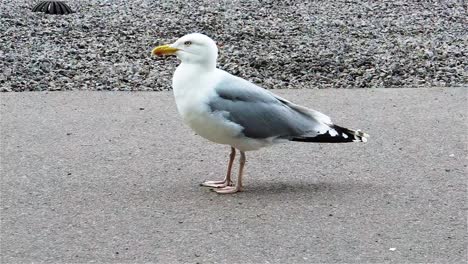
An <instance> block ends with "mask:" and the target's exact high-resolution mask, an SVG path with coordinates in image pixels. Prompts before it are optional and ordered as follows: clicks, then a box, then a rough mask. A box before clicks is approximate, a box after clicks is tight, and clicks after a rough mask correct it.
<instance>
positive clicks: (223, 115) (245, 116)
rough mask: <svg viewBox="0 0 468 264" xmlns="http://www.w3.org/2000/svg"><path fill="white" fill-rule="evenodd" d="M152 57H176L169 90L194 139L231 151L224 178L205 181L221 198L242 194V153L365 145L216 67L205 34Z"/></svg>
mask: <svg viewBox="0 0 468 264" xmlns="http://www.w3.org/2000/svg"><path fill="white" fill-rule="evenodd" d="M152 54H154V55H158V56H162V55H176V56H177V57H178V58H179V59H180V61H181V63H180V65H179V66H178V67H177V69H176V70H175V73H174V76H173V79H172V89H173V93H174V97H175V102H176V104H177V110H178V111H179V113H180V115H181V116H182V119H183V122H184V123H185V124H187V125H188V126H189V127H191V128H192V129H193V130H194V131H195V132H196V133H197V134H198V135H200V136H202V137H204V138H206V139H208V140H210V141H213V142H216V143H219V144H225V145H229V146H231V154H230V158H229V163H228V169H227V174H226V176H225V177H224V179H223V180H220V181H205V182H203V183H202V186H207V187H212V188H214V191H216V192H217V193H220V194H227V193H235V192H238V191H241V190H242V175H243V171H244V165H245V160H246V157H245V152H246V151H251V150H258V149H260V148H263V147H267V146H271V145H273V144H276V143H280V142H287V141H301V142H321V143H345V142H366V141H367V137H368V135H367V134H366V133H363V132H361V131H359V130H352V129H348V128H344V127H341V126H337V125H335V124H333V123H332V121H331V119H330V118H329V117H328V116H326V115H324V114H322V113H320V112H318V111H315V110H312V109H309V108H306V107H303V106H300V105H297V104H294V103H292V102H290V101H288V100H286V99H284V98H281V97H279V96H277V95H275V94H273V93H272V92H270V91H268V90H265V89H263V88H261V87H259V86H257V85H255V84H253V83H251V82H249V81H247V80H244V79H242V78H239V77H236V76H234V75H231V74H229V73H227V72H226V71H223V70H221V69H218V68H216V63H217V58H218V48H217V45H216V43H215V42H214V41H213V40H212V39H211V38H209V37H208V36H206V35H203V34H200V33H192V34H188V35H185V36H183V37H181V38H179V39H178V40H177V41H176V42H174V43H172V44H169V45H163V46H158V47H156V48H154V49H153V50H152ZM236 150H239V151H240V159H239V163H240V165H239V173H238V178H237V183H236V184H235V185H234V184H233V182H232V181H231V169H232V164H233V161H234V158H235V156H236Z"/></svg>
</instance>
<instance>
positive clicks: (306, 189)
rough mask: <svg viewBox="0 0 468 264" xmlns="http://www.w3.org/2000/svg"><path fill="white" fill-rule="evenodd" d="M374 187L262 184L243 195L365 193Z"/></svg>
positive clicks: (350, 183) (346, 183) (353, 183)
mask: <svg viewBox="0 0 468 264" xmlns="http://www.w3.org/2000/svg"><path fill="white" fill-rule="evenodd" d="M375 188H376V187H375V186H373V185H371V184H369V183H363V182H359V181H343V182H304V181H300V182H297V181H295V182H294V181H292V182H291V181H288V182H263V183H258V182H257V184H255V185H250V186H246V187H245V188H244V192H242V193H241V194H243V195H247V196H248V195H257V196H258V195H272V194H325V193H330V194H333V193H339V194H346V193H350V192H367V191H369V190H372V189H375Z"/></svg>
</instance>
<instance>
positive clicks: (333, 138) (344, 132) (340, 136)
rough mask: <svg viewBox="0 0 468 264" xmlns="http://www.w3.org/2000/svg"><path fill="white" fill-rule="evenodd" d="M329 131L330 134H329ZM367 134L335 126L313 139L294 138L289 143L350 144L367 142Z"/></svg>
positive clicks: (307, 137) (306, 137)
mask: <svg viewBox="0 0 468 264" xmlns="http://www.w3.org/2000/svg"><path fill="white" fill-rule="evenodd" d="M330 131H331V132H330ZM368 137H369V135H368V134H366V133H364V132H361V131H359V130H352V129H348V128H344V127H340V126H337V125H332V126H330V129H329V130H328V131H327V132H326V133H323V134H319V135H317V136H314V137H310V136H304V137H294V138H292V139H291V141H298V142H316V143H350V142H367V138H368Z"/></svg>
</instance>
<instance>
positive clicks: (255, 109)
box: [208, 75, 329, 139]
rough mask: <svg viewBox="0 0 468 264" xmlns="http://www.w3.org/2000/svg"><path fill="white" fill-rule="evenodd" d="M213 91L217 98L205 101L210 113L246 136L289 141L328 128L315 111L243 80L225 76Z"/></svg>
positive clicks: (312, 134)
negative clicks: (215, 114)
mask: <svg viewBox="0 0 468 264" xmlns="http://www.w3.org/2000/svg"><path fill="white" fill-rule="evenodd" d="M215 91H216V94H217V95H216V96H215V97H214V98H212V99H211V100H210V101H209V102H208V105H209V107H210V109H211V111H213V112H221V113H222V115H223V116H224V117H225V118H226V119H228V120H230V121H231V122H234V123H237V124H239V125H240V126H242V127H243V130H242V133H243V134H244V135H245V136H246V137H249V138H257V139H260V138H262V139H263V138H284V139H291V138H294V137H298V136H303V135H310V136H314V135H317V134H320V133H321V132H323V131H324V130H328V129H329V127H328V126H327V125H326V124H324V123H322V122H321V121H319V120H317V118H315V117H314V116H313V113H318V112H315V111H313V110H310V109H307V108H304V107H300V106H297V105H294V104H292V103H290V102H288V101H286V100H284V99H282V98H280V97H277V96H275V95H274V94H273V93H271V92H269V91H267V90H265V89H263V88H260V87H258V86H256V85H254V84H252V83H250V82H248V81H246V80H244V79H241V78H238V77H235V76H232V75H227V76H226V78H224V79H223V80H222V81H221V82H219V83H218V84H217V86H216V88H215ZM318 114H320V113H318ZM321 115H322V116H324V117H326V118H328V117H327V116H325V115H323V114H321ZM328 119H329V118H328Z"/></svg>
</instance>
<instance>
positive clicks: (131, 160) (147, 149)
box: [0, 88, 468, 263]
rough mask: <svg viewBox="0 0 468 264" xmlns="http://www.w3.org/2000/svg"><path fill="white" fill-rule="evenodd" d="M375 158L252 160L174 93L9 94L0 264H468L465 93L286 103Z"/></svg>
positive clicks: (305, 147) (285, 152) (340, 93)
mask: <svg viewBox="0 0 468 264" xmlns="http://www.w3.org/2000/svg"><path fill="white" fill-rule="evenodd" d="M274 92H276V93H278V94H280V95H281V96H284V97H286V98H288V99H290V100H292V101H294V102H296V103H299V104H303V105H306V106H309V107H312V108H314V109H317V110H320V111H322V112H324V113H326V114H328V115H330V116H331V117H332V120H334V121H335V122H336V123H337V124H340V125H343V126H347V127H350V128H360V129H362V130H364V131H366V132H367V133H369V134H370V135H371V138H370V140H369V142H368V143H365V144H364V143H359V144H358V143H356V144H311V143H290V144H284V145H278V146H275V147H272V148H269V149H264V150H260V151H257V152H249V153H247V162H248V163H247V165H246V175H245V184H246V187H245V191H244V192H242V193H238V194H235V195H227V196H223V195H218V194H216V193H214V192H211V191H210V190H209V189H206V188H203V187H200V186H199V183H201V182H202V181H203V180H206V179H221V178H222V177H224V173H225V170H226V166H227V158H228V154H229V148H228V147H226V146H222V145H217V144H213V143H210V142H208V141H206V140H204V139H202V138H200V137H199V136H196V135H194V133H193V132H192V131H191V130H190V129H189V128H187V127H185V126H184V125H183V124H182V123H181V120H180V118H179V117H178V115H177V113H176V107H175V104H174V101H173V98H172V94H171V93H170V92H158V93H155V92H57V93H53V92H49V93H37V92H35V93H6V94H0V100H1V123H0V124H1V171H0V172H1V263H30V262H54V263H65V262H67V263H83V262H97V263H148V262H157V263H316V262H320V263H343V262H347V263H403V262H405V263H429V262H430V263H466V261H467V249H466V248H467V232H466V231H467V215H466V214H467V203H466V202H467V192H466V191H467V184H466V183H467V177H466V176H467V164H468V159H467V131H468V129H467V112H468V111H467V110H468V109H467V89H466V88H433V89H432V88H431V89H361V90H306V89H305V90H277V91H274Z"/></svg>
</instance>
